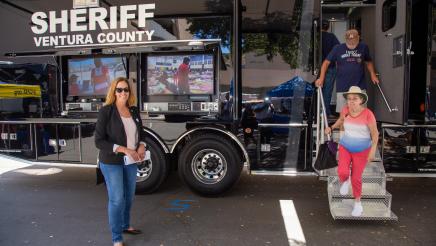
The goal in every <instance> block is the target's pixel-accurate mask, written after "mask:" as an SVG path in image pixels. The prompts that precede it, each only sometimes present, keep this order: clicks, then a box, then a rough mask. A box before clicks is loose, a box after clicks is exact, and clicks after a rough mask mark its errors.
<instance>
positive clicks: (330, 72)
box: [322, 67, 336, 115]
mask: <svg viewBox="0 0 436 246" xmlns="http://www.w3.org/2000/svg"><path fill="white" fill-rule="evenodd" d="M335 77H336V67H333V68H328V69H327V72H326V75H325V80H324V85H323V86H322V95H323V97H324V105H325V109H326V114H327V115H331V114H332V112H331V111H330V102H331V100H332V92H333V85H334V84H335Z"/></svg>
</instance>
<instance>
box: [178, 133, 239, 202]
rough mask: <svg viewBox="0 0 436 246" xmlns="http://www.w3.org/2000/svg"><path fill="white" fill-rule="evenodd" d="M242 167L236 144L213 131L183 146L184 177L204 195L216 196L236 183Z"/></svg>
mask: <svg viewBox="0 0 436 246" xmlns="http://www.w3.org/2000/svg"><path fill="white" fill-rule="evenodd" d="M242 167H243V163H242V160H241V157H240V155H239V153H238V151H237V147H236V146H235V144H233V143H232V142H231V141H229V140H227V139H226V138H223V137H220V136H217V135H212V134H207V135H203V136H200V137H197V138H194V139H193V140H191V141H190V143H188V144H187V145H185V146H184V147H183V149H182V151H181V154H180V156H179V161H178V169H179V176H180V178H181V179H182V181H183V182H184V183H186V184H187V185H188V187H189V188H190V189H191V190H192V191H194V192H196V193H199V194H201V195H205V196H216V195H219V194H221V193H224V192H225V191H227V190H229V189H230V188H231V187H233V185H234V184H235V183H236V182H237V181H238V180H239V177H240V174H241V171H242Z"/></svg>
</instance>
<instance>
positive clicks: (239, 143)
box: [171, 126, 250, 166]
mask: <svg viewBox="0 0 436 246" xmlns="http://www.w3.org/2000/svg"><path fill="white" fill-rule="evenodd" d="M205 130H206V131H208V132H217V133H220V134H224V135H227V137H229V138H230V139H231V140H232V141H233V142H235V143H236V144H237V145H238V146H239V149H240V150H241V152H242V153H243V155H244V159H245V164H246V165H248V166H250V158H249V157H248V153H247V150H246V149H245V147H244V145H243V144H242V143H241V141H239V139H238V138H237V137H236V136H235V135H234V134H233V133H232V132H230V131H227V130H224V129H220V128H216V127H207V126H206V127H196V128H193V129H191V130H189V131H187V132H185V133H183V134H182V135H181V136H180V137H179V138H178V139H177V140H176V142H175V143H174V144H173V146H172V147H171V153H174V151H175V149H176V148H177V146H178V144H179V143H180V141H181V140H183V139H184V138H185V137H187V136H188V135H190V134H192V133H196V132H199V131H205Z"/></svg>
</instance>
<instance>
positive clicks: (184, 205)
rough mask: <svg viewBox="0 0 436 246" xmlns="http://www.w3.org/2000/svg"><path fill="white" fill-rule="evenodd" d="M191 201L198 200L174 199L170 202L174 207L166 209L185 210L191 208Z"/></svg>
mask: <svg viewBox="0 0 436 246" xmlns="http://www.w3.org/2000/svg"><path fill="white" fill-rule="evenodd" d="M191 202H196V200H179V199H176V200H172V201H171V202H170V205H171V206H172V207H170V208H166V209H165V210H168V211H185V210H187V209H190V208H191V204H189V203H191Z"/></svg>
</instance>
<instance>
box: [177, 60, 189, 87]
mask: <svg viewBox="0 0 436 246" xmlns="http://www.w3.org/2000/svg"><path fill="white" fill-rule="evenodd" d="M190 61H191V59H189V57H184V58H183V62H182V64H180V66H179V68H178V69H177V85H178V88H179V93H180V94H189V93H190V88H189V62H190Z"/></svg>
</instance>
